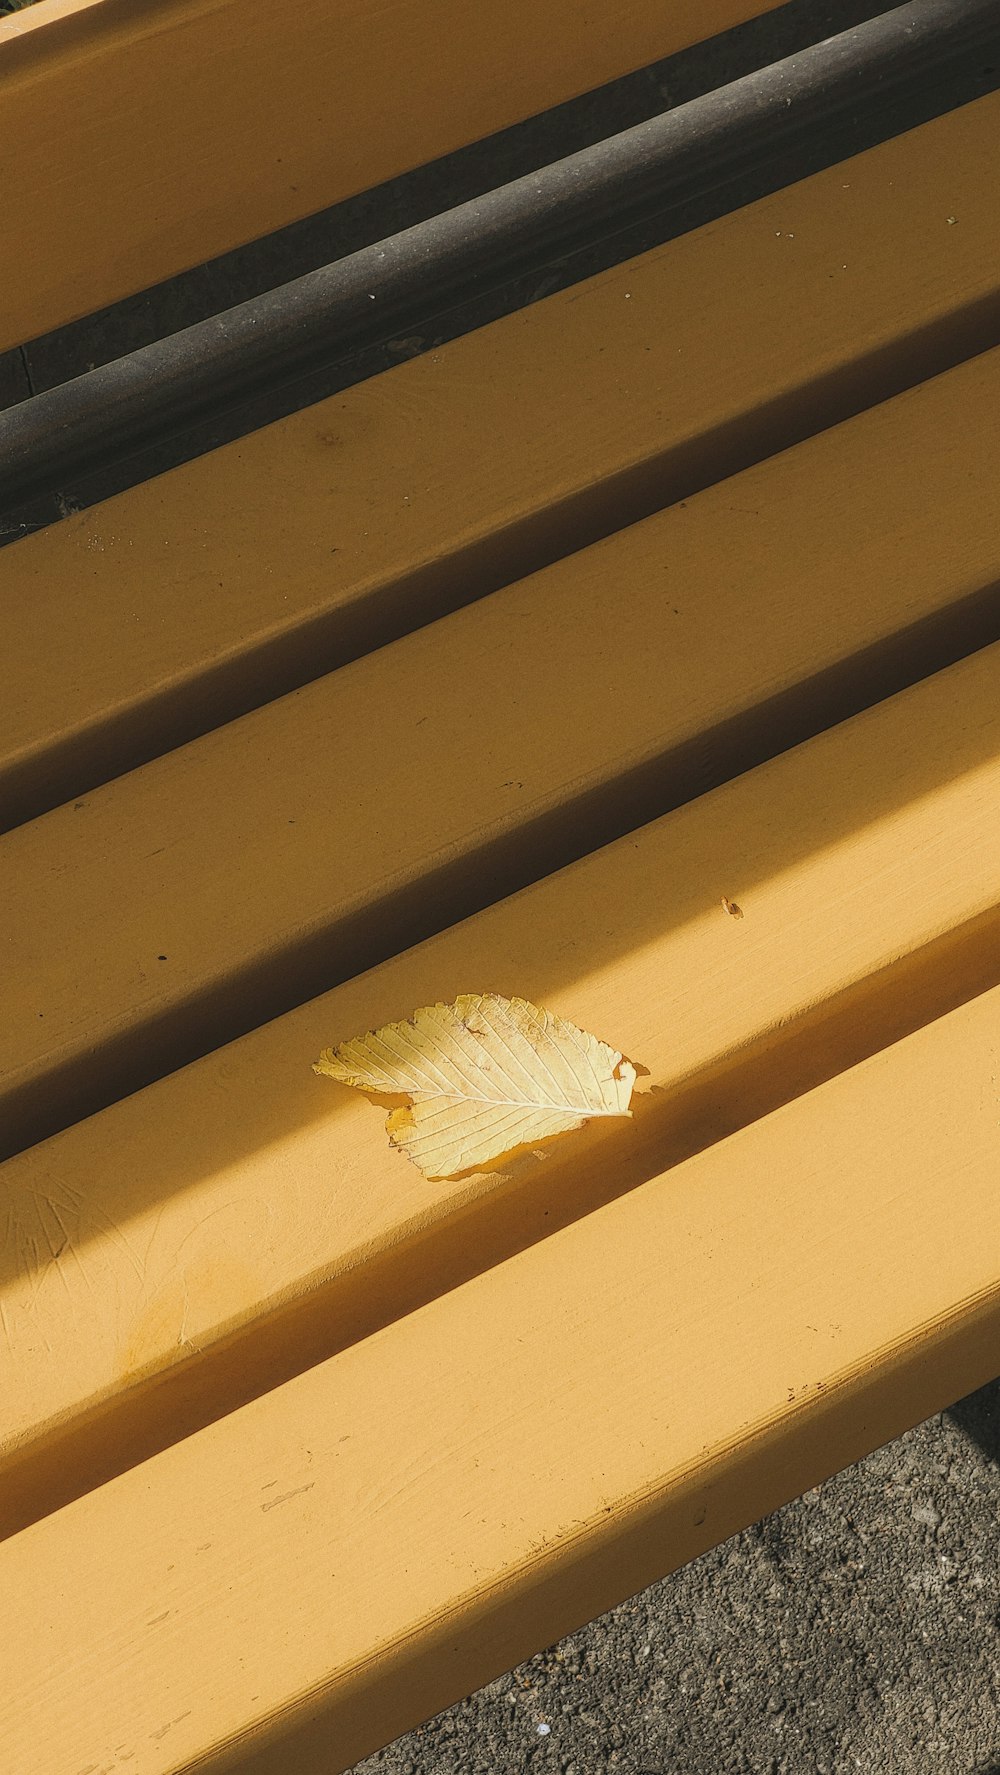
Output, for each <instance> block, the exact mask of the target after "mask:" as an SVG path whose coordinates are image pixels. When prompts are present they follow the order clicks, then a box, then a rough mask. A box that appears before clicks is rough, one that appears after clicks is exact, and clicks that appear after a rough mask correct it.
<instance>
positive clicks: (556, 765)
mask: <svg viewBox="0 0 1000 1775" xmlns="http://www.w3.org/2000/svg"><path fill="white" fill-rule="evenodd" d="M998 403H1000V352H996V353H991V354H987V355H985V356H984V357H982V358H980V359H976V360H973V361H972V362H971V363H969V364H967V365H961V366H959V367H958V368H957V369H956V370H954V371H951V372H949V373H948V374H947V375H945V376H943V377H940V378H936V379H935V380H934V381H933V382H931V383H928V384H923V385H921V386H920V387H919V388H917V389H915V390H911V391H909V392H908V393H906V394H905V395H901V396H899V397H898V398H897V399H896V400H895V401H893V402H887V403H885V404H883V405H882V406H880V407H877V408H874V409H873V410H872V411H871V412H868V413H865V414H862V415H859V416H858V417H857V418H856V419H854V420H851V421H848V422H846V423H845V424H844V425H843V426H841V427H839V428H835V429H834V430H832V431H830V432H825V433H822V434H820V435H819V436H818V437H816V438H813V439H810V440H809V441H807V442H806V443H805V444H803V445H801V446H799V447H797V448H796V449H794V450H790V451H788V452H785V453H784V454H782V455H780V456H777V457H773V458H771V459H769V460H768V461H767V462H765V463H762V464H759V465H758V466H756V467H754V468H752V469H749V470H747V471H745V472H744V473H743V474H742V475H740V476H737V477H734V478H733V479H731V480H729V481H726V482H722V483H720V484H719V485H718V486H716V487H713V488H709V489H706V491H705V492H704V493H702V494H700V495H698V496H696V497H695V498H694V499H692V500H690V501H687V502H681V503H680V504H679V505H676V506H672V507H670V508H669V509H668V510H667V511H665V512H662V513H659V514H657V515H655V516H654V517H652V518H649V519H647V520H645V521H644V522H643V523H642V524H639V525H636V526H633V527H632V528H631V529H629V530H626V531H623V532H620V533H616V534H615V535H614V536H612V537H609V538H607V539H606V540H605V541H603V542H601V543H598V544H595V545H594V546H593V547H592V548H590V549H589V550H585V551H582V552H581V553H579V554H577V555H573V556H569V557H567V558H566V559H565V560H563V561H560V562H557V563H554V564H553V565H552V566H551V567H549V568H547V569H545V570H544V571H543V572H541V573H539V574H537V575H535V576H533V577H532V578H529V579H527V580H523V581H520V582H518V583H516V584H515V585H512V586H509V587H507V588H505V589H504V590H503V591H500V592H496V593H494V594H493V595H492V596H491V597H489V598H485V599H483V600H481V601H480V602H479V603H476V604H474V605H471V606H469V607H468V608H466V609H464V610H461V611H458V612H456V613H454V614H453V615H451V616H449V617H446V618H443V619H442V620H441V621H440V622H439V623H436V624H432V625H429V626H428V627H427V628H425V629H422V630H419V631H418V632H416V633H414V634H412V635H409V636H406V637H404V638H403V639H402V640H400V641H397V642H395V643H393V645H392V646H391V647H387V648H384V649H382V650H380V651H378V652H376V653H373V654H371V655H368V656H367V657H366V658H364V659H361V660H358V661H356V662H355V663H354V664H352V665H350V666H346V667H344V668H343V669H341V670H340V671H338V672H334V673H331V674H329V675H328V676H326V677H324V678H321V679H319V680H317V681H316V682H315V683H313V684H310V685H307V686H306V687H304V688H303V689H301V690H299V691H296V692H294V693H292V694H291V695H289V696H287V697H284V698H282V699H280V700H278V701H276V702H273V703H269V704H267V705H266V706H265V707H263V708H261V709H259V710H257V711H255V712H254V713H252V714H250V715H247V716H244V717H243V718H242V719H241V720H239V721H236V722H231V723H228V724H227V725H225V726H224V727H221V728H219V729H218V730H216V731H214V732H212V733H210V734H206V735H204V736H203V737H202V738H201V739H198V740H196V741H193V742H191V744H190V745H188V746H186V747H182V748H180V749H179V750H178V751H176V752H172V753H168V754H167V755H166V756H164V757H163V758H160V759H157V760H155V761H154V762H152V763H150V764H148V765H145V766H143V767H142V769H140V770H138V771H136V772H133V773H131V774H130V775H128V776H125V777H122V778H119V779H117V780H116V781H114V782H111V783H108V784H106V785H104V786H103V787H101V788H99V789H97V790H95V791H93V792H92V793H90V794H88V795H87V796H85V797H83V798H81V800H80V801H74V802H71V803H68V804H67V805H66V806H64V807H62V808H59V809H56V810H55V811H53V812H52V813H50V814H47V815H45V816H44V817H43V818H41V819H39V820H36V821H33V822H31V823H30V824H28V825H25V826H22V827H19V828H17V829H16V830H14V831H12V832H9V833H7V834H6V836H5V837H4V838H3V839H2V840H0V895H2V898H3V904H4V906H5V910H6V917H7V920H8V924H9V936H8V941H7V944H6V956H5V969H6V978H5V988H6V1015H5V1019H4V1022H3V1025H2V1027H0V1075H2V1076H0V1112H2V1116H3V1124H4V1139H5V1142H6V1148H5V1151H6V1153H10V1152H11V1151H12V1150H16V1142H17V1141H18V1140H20V1142H21V1143H22V1144H27V1143H28V1142H29V1141H30V1140H31V1139H38V1138H41V1137H42V1135H44V1134H47V1133H49V1132H54V1131H55V1130H56V1129H57V1128H58V1127H59V1126H65V1125H66V1124H67V1123H68V1122H69V1121H71V1120H74V1119H76V1118H78V1117H79V1116H82V1115H85V1114H87V1113H89V1112H91V1111H92V1110H94V1109H97V1108H99V1107H101V1105H102V1104H104V1103H107V1102H110V1101H112V1100H113V1099H114V1098H115V1097H118V1096H121V1095H123V1094H125V1093H126V1092H127V1091H129V1090H133V1089H136V1088H137V1087H139V1086H141V1085H143V1084H146V1083H148V1082H150V1080H151V1079H153V1078H155V1077H158V1076H160V1075H162V1074H163V1073H166V1072H168V1071H170V1070H171V1069H172V1068H174V1067H176V1066H179V1065H181V1064H183V1063H185V1062H186V1061H188V1060H191V1059H193V1058H195V1057H196V1056H197V1054H199V1053H204V1052H206V1051H207V1050H208V1049H210V1048H212V1047H214V1046H217V1045H218V1044H219V1043H220V1042H223V1041H226V1040H229V1039H232V1038H233V1037H235V1036H237V1035H239V1034H241V1033H243V1031H244V1030H246V1029H248V1028H251V1027H253V1026H254V1025H255V1024H258V1023H260V1022H263V1021H264V1020H265V1019H266V1018H267V1017H269V1016H274V1015H277V1014H278V1013H280V1012H282V1011H284V1010H286V1009H288V1008H290V1007H291V1006H292V1005H293V1004H295V1003H296V1002H301V1001H302V1000H304V999H306V998H308V997H312V996H315V994H316V993H317V992H318V991H320V990H323V989H324V988H326V987H328V986H331V985H334V984H336V983H337V981H338V980H339V979H345V978H349V977H350V976H351V975H353V974H356V973H357V972H359V971H360V970H361V969H362V968H363V967H365V966H367V965H371V964H373V963H374V962H376V961H378V960H381V959H382V958H383V957H384V956H386V955H388V954H392V953H394V952H395V951H398V950H399V949H401V948H403V947H405V946H406V945H407V944H409V943H412V942H414V941H417V940H419V939H421V938H422V937H424V936H426V935H429V934H431V933H432V932H433V931H435V930H439V929H441V928H443V927H444V926H445V925H447V924H449V923H453V922H454V921H455V920H456V919H458V918H461V917H463V916H466V915H467V914H469V913H470V912H472V911H475V910H478V909H479V907H481V906H482V905H484V904H487V903H488V902H489V901H490V900H494V899H496V898H498V897H499V896H500V895H501V894H503V893H504V892H510V891H512V890H513V889H516V888H519V887H521V886H522V885H525V884H526V883H527V882H529V881H532V880H535V879H537V878H538V877H539V876H540V875H542V874H545V873H547V872H549V871H551V870H552V869H554V868H557V867H559V866H560V865H562V864H564V863H566V862H567V861H570V860H571V859H572V858H573V857H575V856H579V855H581V854H583V853H584V852H586V851H587V850H590V849H593V848H594V847H595V846H596V845H598V844H600V843H602V842H605V841H607V840H609V839H611V838H613V837H617V836H618V835H619V834H620V833H622V832H623V831H626V830H628V829H629V828H630V827H631V826H635V825H639V824H641V823H642V822H643V821H644V820H648V819H649V818H651V817H654V816H656V815H658V814H659V813H661V812H663V811H666V809H668V808H669V807H670V806H671V805H676V804H678V803H679V802H681V801H683V800H686V799H688V798H689V797H691V796H693V795H696V794H698V793H700V792H702V791H704V790H705V789H708V788H711V787H713V786H714V785H715V784H716V783H718V782H720V781H722V780H724V779H725V778H726V777H727V776H729V775H732V774H733V773H735V772H736V771H738V770H741V769H746V768H747V767H748V766H749V765H751V764H753V763H755V762H757V761H759V760H760V759H762V758H764V757H767V756H768V755H770V754H771V753H774V752H777V751H779V750H781V749H782V748H783V747H785V746H787V745H790V744H792V743H794V742H795V741H796V740H799V739H801V738H802V737H804V736H805V735H806V734H808V733H810V732H815V731H816V730H817V729H818V728H821V727H823V726H825V725H827V724H828V723H829V722H831V721H834V720H836V719H838V718H841V717H843V716H845V715H848V714H850V713H852V712H854V711H855V710H856V709H858V708H859V707H863V706H864V704H865V703H866V702H869V701H873V700H875V699H876V698H877V697H879V696H881V695H885V694H887V692H889V691H892V690H894V689H896V688H898V687H899V686H900V685H901V684H905V683H906V682H908V681H912V680H913V679H914V678H917V677H920V676H922V675H923V674H924V673H926V672H928V671H930V670H933V668H934V666H935V665H937V664H939V663H941V662H942V661H943V660H944V659H947V658H949V657H951V658H954V657H955V656H956V655H957V654H961V653H962V652H965V651H968V649H969V648H970V647H974V646H976V645H978V644H979V643H980V642H981V641H982V640H984V639H996V638H997V630H998V627H1000V612H998V610H997V601H996V593H995V587H996V584H997V580H998V576H1000V529H998V526H997V523H996V510H995V497H994V496H995V487H996V482H997V475H998V470H1000V431H998V428H997V426H996V423H995V413H996V411H997V407H998ZM720 641H721V645H720ZM53 932H58V933H59V941H58V943H54V942H53V940H52V933H53Z"/></svg>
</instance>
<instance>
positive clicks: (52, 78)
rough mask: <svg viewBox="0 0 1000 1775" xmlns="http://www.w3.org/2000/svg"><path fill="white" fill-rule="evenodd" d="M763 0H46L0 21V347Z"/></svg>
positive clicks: (733, 19)
mask: <svg viewBox="0 0 1000 1775" xmlns="http://www.w3.org/2000/svg"><path fill="white" fill-rule="evenodd" d="M770 3H771V4H773V3H774V0H770ZM767 10H769V4H768V0H712V3H711V5H705V4H704V0H672V3H671V5H670V6H664V5H662V4H658V3H657V0H630V4H629V5H628V6H625V7H615V8H613V9H607V8H605V7H600V6H599V7H592V8H590V9H588V10H581V8H580V7H578V6H574V5H572V4H570V0H548V4H546V5H545V6H538V5H535V4H533V3H532V0H505V4H504V5H503V6H502V7H498V8H491V9H489V10H486V9H483V8H482V7H479V6H468V5H466V4H464V3H463V0H430V3H425V4H423V5H413V4H411V3H409V0H391V3H390V4H388V5H372V4H371V0H335V3H331V0H283V4H282V5H281V6H280V7H277V6H274V5H272V4H271V0H155V3H153V4H150V3H148V0H147V3H145V4H138V5H137V4H136V0H41V3H40V4H39V5H38V6H34V7H29V8H27V10H26V11H24V12H22V13H16V14H14V15H13V16H12V17H9V18H4V19H0V107H2V110H3V117H4V130H5V134H6V137H7V140H8V142H10V143H12V144H14V145H15V148H16V154H15V157H14V159H13V161H12V163H11V164H10V166H9V169H8V172H9V176H8V177H6V178H5V180H4V184H3V191H2V194H0V237H2V238H3V241H4V251H5V253H6V254H8V255H9V258H10V262H11V263H14V264H16V266H17V268H18V275H17V279H16V281H15V282H14V283H12V284H11V285H10V287H9V288H8V289H7V290H6V291H5V300H4V305H3V315H2V322H0V350H2V349H5V348H6V347H7V346H10V345H20V344H23V343H24V342H25V341H26V340H29V339H33V338H35V337H37V335H38V334H40V333H44V332H48V331H50V330H51V329H52V328H54V327H58V326H62V325H63V324H64V323H65V322H66V321H71V320H74V319H76V318H77V316H79V315H81V314H88V313H90V312H91V311H92V310H94V309H97V308H103V307H104V306H105V305H106V304H108V303H110V302H116V301H118V300H119V299H120V298H121V297H123V296H127V295H130V294H131V293H132V292H133V291H135V290H141V289H147V288H148V287H149V286H150V285H151V284H155V283H159V282H160V281H161V280H162V279H163V278H167V277H171V276H173V275H174V274H175V273H176V272H178V271H184V270H186V269H187V268H188V267H189V266H192V265H198V264H201V262H202V261H203V260H205V259H211V258H214V257H216V255H218V254H220V253H225V252H228V251H229V250H230V248H232V247H236V246H240V245H242V244H243V243H244V242H245V241H248V240H254V239H256V238H257V237H258V236H260V235H264V234H269V233H271V232H272V231H273V230H275V229H278V228H281V227H283V226H284V225H285V224H286V223H288V222H294V221H298V220H299V219H300V218H301V217H303V216H308V215H311V214H312V213H313V212H314V211H316V210H321V209H325V208H326V207H327V206H328V205H330V204H333V203H337V202H338V201H339V200H340V199H341V198H344V197H349V196H351V195H352V194H353V193H354V192H357V191H363V190H367V189H369V188H370V187H371V186H373V185H378V184H380V183H381V182H382V181H383V180H385V179H391V178H393V177H394V176H395V175H396V174H397V173H401V172H405V171H407V170H408V169H409V168H411V167H414V166H419V165H421V164H422V163H423V162H424V161H427V160H433V159H435V158H436V157H438V156H439V155H443V154H448V153H450V152H451V151H452V150H453V149H455V148H460V147H463V146H464V145H465V144H466V143H468V142H473V141H478V140H479V139H480V138H481V137H483V136H487V135H490V134H491V133H492V132H493V131H494V130H498V129H503V128H505V127H506V126H507V125H508V124H512V123H517V122H519V121H520V120H521V119H522V118H525V117H530V116H532V115H533V114H534V113H535V112H538V111H544V110H546V109H547V108H548V107H549V106H551V105H557V104H561V103H562V102H563V101H564V100H566V99H570V98H574V97H575V96H576V95H577V94H578V93H582V92H586V91H589V90H590V89H591V88H593V87H595V86H601V85H603V84H604V83H605V82H606V81H610V80H614V79H616V78H617V77H618V76H619V75H621V74H627V73H629V72H631V71H632V70H633V69H634V68H639V67H642V66H643V65H644V64H645V63H647V62H653V61H656V60H658V59H659V58H660V57H662V56H666V55H670V54H672V53H673V52H674V51H675V50H678V49H682V48H684V47H685V46H686V45H687V44H690V43H694V42H697V41H698V40H699V39H700V38H701V37H703V36H706V35H708V36H711V35H712V34H713V33H714V32H716V31H724V30H726V29H727V28H728V27H729V26H731V25H735V24H738V23H740V22H741V21H743V20H744V19H747V18H751V17H753V16H754V15H755V14H757V13H761V12H766V11H767Z"/></svg>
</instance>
